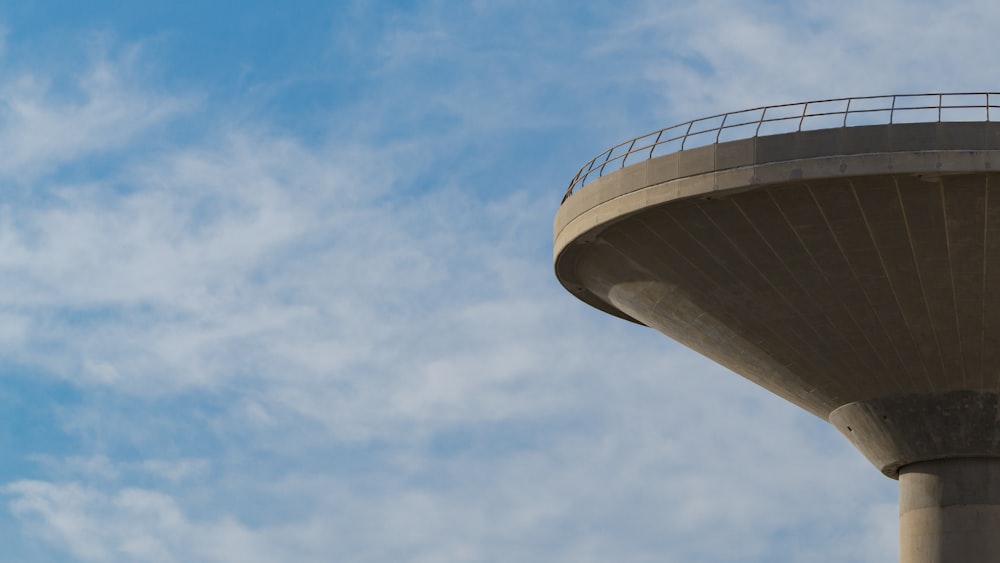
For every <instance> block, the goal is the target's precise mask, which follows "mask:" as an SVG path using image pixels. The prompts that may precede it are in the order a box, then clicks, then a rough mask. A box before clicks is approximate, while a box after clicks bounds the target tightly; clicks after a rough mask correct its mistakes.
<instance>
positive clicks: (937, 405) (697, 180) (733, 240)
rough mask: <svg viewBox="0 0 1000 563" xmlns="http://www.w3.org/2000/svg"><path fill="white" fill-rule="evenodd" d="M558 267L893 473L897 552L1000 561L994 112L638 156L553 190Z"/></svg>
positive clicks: (581, 290) (568, 281)
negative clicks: (827, 427)
mask: <svg viewBox="0 0 1000 563" xmlns="http://www.w3.org/2000/svg"><path fill="white" fill-rule="evenodd" d="M555 271H556V275H557V277H558V278H559V280H560V282H561V283H562V284H563V286H565V287H566V288H567V289H568V290H569V291H570V292H572V293H573V294H574V295H576V296H577V297H578V298H580V299H581V300H583V301H585V302H586V303H588V304H590V305H592V306H594V307H597V308H599V309H601V310H604V311H606V312H608V313H610V314H613V315H616V316H619V317H622V318H624V319H628V320H631V321H633V322H638V323H641V324H644V325H647V326H649V327H652V328H655V329H656V330H658V331H660V332H662V333H663V334H666V335H667V336H669V337H671V338H673V339H675V340H677V341H679V342H681V343H683V344H685V345H686V346H688V347H690V348H692V349H694V350H696V351H698V352H699V353H701V354H704V355H705V356H707V357H709V358H711V359H713V360H715V361H717V362H719V363H721V364H723V365H725V366H726V367H728V368H730V369H731V370H733V371H735V372H736V373H738V374H740V375H742V376H744V377H746V378H748V379H750V380H752V381H754V382H756V383H757V384H759V385H761V386H763V387H765V388H766V389H768V390H770V391H772V392H774V393H776V394H778V395H780V396H782V397H784V398H786V399H788V400H789V401H792V402H793V403H795V404H797V405H799V406H800V407H802V408H804V409H806V410H808V411H809V412H811V413H813V414H815V415H816V416H819V417H821V418H823V419H826V420H829V421H830V422H831V423H833V424H834V426H835V427H836V428H838V430H840V431H841V432H842V433H843V434H844V435H845V436H846V437H847V438H848V439H849V440H850V441H851V442H852V443H853V444H854V445H855V446H856V447H857V448H858V449H859V450H860V451H861V452H862V453H863V454H864V455H865V456H866V457H867V458H868V459H869V460H870V461H871V462H872V463H873V464H874V465H875V466H876V467H878V468H879V469H880V470H881V471H882V472H883V473H884V474H886V475H888V476H890V477H897V476H898V477H899V478H900V479H901V494H902V498H903V504H902V505H901V511H902V512H901V514H902V516H901V525H902V529H903V536H902V541H903V544H905V545H904V551H903V558H902V561H905V562H908V563H909V562H917V561H919V562H930V561H962V562H976V561H1000V508H998V507H1000V502H997V498H1000V477H998V475H1000V473H998V472H1000V344H998V343H1000V124H995V123H918V124H897V125H876V126H864V127H848V128H841V129H831V130H822V131H809V132H800V133H790V134H783V135H774V136H769V137H759V138H754V139H746V140H739V141H733V142H729V143H721V144H717V145H711V146H706V147H701V148H697V149H692V150H688V151H682V152H679V153H674V154H670V155H666V156H661V157H657V158H654V159H651V160H648V161H645V162H641V163H638V164H634V165H631V166H628V167H626V168H623V169H621V170H619V171H615V172H613V173H611V174H608V175H606V176H604V177H602V178H600V179H598V180H596V181H594V182H592V183H590V184H588V185H586V186H585V187H583V188H582V189H580V190H579V191H578V192H577V193H575V194H573V195H572V196H571V197H569V198H568V199H567V200H565V201H564V202H563V205H562V206H561V207H560V209H559V211H558V214H557V216H556V221H555ZM934 491H937V492H934ZM934 495H938V496H939V497H940V498H938V497H934ZM956 495H957V496H956ZM934 499H937V500H934ZM954 499H958V500H954ZM935 503H936V504H935ZM962 546H966V547H962ZM935 554H936V555H935Z"/></svg>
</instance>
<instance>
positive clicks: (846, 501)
mask: <svg viewBox="0 0 1000 563" xmlns="http://www.w3.org/2000/svg"><path fill="white" fill-rule="evenodd" d="M998 27H1000V5H998V4H996V3H995V2H987V1H982V2H975V1H963V0H958V1H950V2H947V3H946V2H928V1H920V0H914V1H903V0H865V1H862V0H843V1H840V2H829V1H828V0H823V1H817V0H796V1H791V0H789V1H786V2H746V1H739V0H702V1H699V2H689V1H685V2H667V1H664V2H651V1H641V0H616V1H614V2H606V1H596V2H571V1H564V0H560V1H556V0H532V1H530V2H529V1H525V0H492V1H489V2H487V1H480V0H469V1H467V2H457V1H443V0H442V1H434V0H428V1H424V2H413V1H395V2H390V1H350V0H343V1H333V2H330V1H324V2H309V1H290V2H285V3H280V4H279V3H277V2H263V1H253V0H244V1H241V2H224V1H219V2H204V1H201V2H197V3H196V2H189V1H183V0H178V1H173V2H101V1H93V2H65V1H64V2H57V1H42V0H37V1H32V0H25V1H21V2H4V3H0V28H2V30H3V33H2V41H0V46H2V48H0V288H2V290H0V413H2V414H0V450H2V452H3V454H2V455H3V458H2V460H3V462H2V463H0V545H2V546H3V547H2V551H0V560H3V561H16V562H62V561H67V562H68V561H81V562H101V563H104V562H135V561H149V562H233V563H257V562H275V561H296V562H330V561H344V562H363V563H383V562H384V563H390V562H392V563H398V562H400V561H405V562H414V563H417V562H419V563H436V562H445V563H449V562H514V561H516V562H523V563H531V562H546V563H552V562H567V563H568V562H572V563H586V562H607V561H615V562H618V563H638V562H652V561H656V562H690V561H703V562H731V561H747V562H774V561H793V562H822V561H830V562H844V561H864V562H884V561H891V560H894V559H895V558H896V550H897V548H896V533H897V523H896V518H897V516H896V498H897V492H896V482H895V481H892V480H889V479H887V478H885V477H883V476H881V474H880V473H879V472H878V471H877V470H876V469H874V468H873V467H871V466H869V464H868V463H867V462H866V461H865V460H864V459H863V458H862V457H861V456H860V454H858V453H856V452H855V451H854V450H853V449H852V448H851V447H850V446H849V445H848V444H847V442H846V440H844V439H843V438H841V437H840V436H839V435H838V434H837V433H836V432H835V431H834V430H833V429H832V427H829V426H828V425H827V424H826V423H825V422H823V421H821V420H818V419H816V418H815V417H813V416H811V415H809V414H806V413H805V412H801V411H799V410H798V409H796V408H795V407H793V406H791V405H789V404H785V403H784V402H783V401H781V400H779V399H777V398H774V397H772V396H770V395H769V394H768V393H766V392H764V391H763V390H761V389H759V388H757V387H755V386H754V385H752V384H750V383H748V382H746V381H744V380H743V379H741V378H739V377H738V376H736V375H733V374H732V373H730V372H728V371H726V370H725V369H723V368H721V367H718V366H717V365H715V364H713V363H711V362H709V361H707V360H705V359H703V358H701V357H699V356H697V355H696V354H694V353H693V352H689V351H687V350H685V349H683V348H682V347H680V346H679V345H677V344H674V343H672V342H671V341H669V340H668V339H666V338H665V337H663V336H660V335H658V334H656V333H654V332H653V331H650V330H648V329H645V328H643V327H638V326H633V325H630V324H628V323H625V322H623V321H621V320H619V319H616V318H613V317H611V316H608V315H605V314H602V313H599V312H597V311H595V310H591V309H590V308H588V307H587V306H585V305H583V304H582V303H580V302H578V301H576V300H575V299H574V298H573V297H571V296H570V295H569V293H567V292H566V291H565V290H563V289H562V288H561V287H560V286H559V284H558V283H557V282H556V280H555V279H554V276H553V274H552V262H551V252H552V250H551V240H552V219H553V217H554V215H555V212H556V209H557V207H558V205H559V202H560V200H561V197H562V194H563V191H564V190H565V189H566V186H567V184H568V182H569V180H570V179H571V178H572V176H573V174H574V173H575V172H576V170H577V169H578V168H579V166H580V165H582V164H583V163H584V162H585V161H587V160H588V159H589V158H591V157H592V156H594V155H595V154H597V153H599V152H600V151H602V150H604V149H605V148H607V147H608V146H611V145H613V144H615V143H618V142H620V141H622V140H625V139H627V138H631V137H633V136H636V135H639V134H642V133H645V132H648V131H650V130H653V129H658V128H660V127H664V126H667V125H671V124H673V123H676V122H680V121H686V120H688V119H692V118H696V117H702V116H705V115H711V114H716V113H720V112H724V111H731V110H740V109H744V108H748V107H755V106H759V105H764V104H776V103H783V102H795V101H804V100H809V99H821V98H830V97H839V96H851V95H873V94H887V93H905V92H933V91H986V90H996V89H997V82H996V81H997V76H998V71H1000V59H998V58H997V57H995V56H994V55H993V52H994V47H995V43H996V42H995V30H996V29H997V28H998Z"/></svg>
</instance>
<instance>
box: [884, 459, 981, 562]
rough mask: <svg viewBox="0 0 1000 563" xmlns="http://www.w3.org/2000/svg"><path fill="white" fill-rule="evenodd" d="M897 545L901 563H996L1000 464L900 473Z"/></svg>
mask: <svg viewBox="0 0 1000 563" xmlns="http://www.w3.org/2000/svg"><path fill="white" fill-rule="evenodd" d="M899 545H900V552H899V561H900V563H956V562H961V563H987V562H989V563H993V562H996V561H1000V459H982V458H957V459H943V460H935V461H925V462H921V463H914V464H912V465H907V466H904V467H902V468H900V470H899Z"/></svg>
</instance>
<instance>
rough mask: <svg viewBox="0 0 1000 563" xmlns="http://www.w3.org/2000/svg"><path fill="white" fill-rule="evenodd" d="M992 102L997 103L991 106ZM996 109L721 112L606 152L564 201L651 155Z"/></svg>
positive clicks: (983, 98)
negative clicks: (757, 139)
mask: <svg viewBox="0 0 1000 563" xmlns="http://www.w3.org/2000/svg"><path fill="white" fill-rule="evenodd" d="M994 101H996V102H997V103H996V104H994V103H993V102H994ZM852 106H853V107H852ZM994 109H1000V92H967V93H935V94H891V95H885V96H862V97H854V98H834V99H828V100H813V101H811V102H797V103H791V104H780V105H774V106H761V107H758V108H753V109H746V110H741V111H733V112H728V113H720V114H718V115H713V116H710V117H702V118H699V119H693V120H691V121H686V122H684V123H679V124H677V125H671V126H670V127H665V128H663V129H660V130H658V131H653V132H652V133H646V134H645V135H640V136H638V137H635V138H634V139H629V140H628V141H625V142H624V143H619V144H617V145H615V146H613V147H611V148H609V149H608V150H606V151H604V152H602V153H601V154H599V155H597V156H595V157H594V158H592V159H591V160H590V162H588V163H586V164H584V165H583V166H582V167H581V168H580V170H579V172H577V173H576V176H574V177H573V181H571V182H570V184H569V188H568V189H567V190H566V195H565V196H564V197H563V201H566V199H567V198H569V197H570V196H571V195H573V193H574V192H575V191H576V190H578V189H580V188H582V187H583V186H585V185H587V184H588V183H590V182H592V181H594V180H596V179H597V178H600V177H601V176H604V175H605V174H609V173H611V172H613V171H615V170H619V169H621V168H624V167H625V166H628V165H630V164H636V163H638V162H641V161H644V160H649V159H651V158H654V157H655V156H660V155H663V154H669V153H673V152H679V151H683V150H688V149H692V148H695V147H700V146H705V145H711V144H715V143H719V142H724V141H735V140H740V139H751V138H755V137H762V136H766V135H776V134H780V133H794V132H798V131H808V130H815V129H833V128H840V127H852V126H858V125H891V124H893V123H930V122H942V121H995V120H1000V112H998V111H992V112H991V111H990V110H994ZM769 113H770V115H769Z"/></svg>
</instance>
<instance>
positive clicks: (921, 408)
mask: <svg viewBox="0 0 1000 563" xmlns="http://www.w3.org/2000/svg"><path fill="white" fill-rule="evenodd" d="M829 420H830V423H831V424H833V425H834V427H836V428H837V430H839V431H840V432H841V433H842V434H843V435H844V436H846V437H847V439H848V440H850V441H851V443H852V444H854V447H856V448H857V449H858V451H860V452H861V453H862V454H864V456H865V457H866V458H868V461H871V462H872V464H874V465H875V467H878V468H879V470H880V471H882V473H884V474H885V475H886V476H888V477H892V478H894V479H895V478H896V477H897V475H898V472H899V468H900V467H903V466H907V465H910V464H915V463H918V462H922V461H931V460H938V459H950V458H1000V423H998V421H1000V392H996V391H973V390H969V389H960V390H955V391H941V392H938V393H925V394H901V395H894V396H890V397H880V398H878V399H869V400H866V401H857V402H853V403H848V404H846V405H844V406H842V407H840V408H838V409H836V410H834V411H833V412H832V413H830V419H829Z"/></svg>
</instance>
